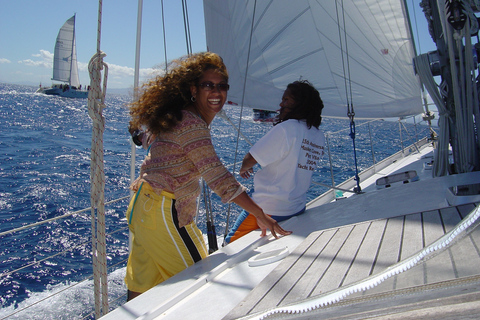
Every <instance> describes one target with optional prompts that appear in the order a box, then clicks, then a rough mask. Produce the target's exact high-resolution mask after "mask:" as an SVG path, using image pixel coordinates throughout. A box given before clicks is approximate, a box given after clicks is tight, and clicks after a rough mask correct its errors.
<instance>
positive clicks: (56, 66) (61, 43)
mask: <svg viewBox="0 0 480 320" xmlns="http://www.w3.org/2000/svg"><path fill="white" fill-rule="evenodd" d="M76 51H77V50H76V47H75V16H73V17H71V18H70V19H68V20H67V21H66V22H65V23H64V24H63V26H62V27H61V28H60V31H59V32H58V36H57V41H56V42H55V52H54V57H53V78H52V80H57V81H63V82H67V83H68V84H70V85H71V86H74V87H78V86H79V85H80V80H79V78H78V68H77V52H76Z"/></svg>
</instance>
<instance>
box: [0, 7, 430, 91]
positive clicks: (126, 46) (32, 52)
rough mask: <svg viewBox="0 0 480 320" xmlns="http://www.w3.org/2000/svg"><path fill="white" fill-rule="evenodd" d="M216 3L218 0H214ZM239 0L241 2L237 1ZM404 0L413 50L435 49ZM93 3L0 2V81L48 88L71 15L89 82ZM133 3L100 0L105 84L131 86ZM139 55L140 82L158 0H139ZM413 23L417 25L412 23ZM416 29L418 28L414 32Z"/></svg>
mask: <svg viewBox="0 0 480 320" xmlns="http://www.w3.org/2000/svg"><path fill="white" fill-rule="evenodd" d="M219 1H221V0H219ZM237 1H243V0H237ZM163 2H164V6H165V8H164V11H165V26H166V27H165V33H166V43H167V58H168V60H171V59H174V58H178V57H180V56H183V55H185V54H186V53H187V46H186V41H185V32H184V23H183V14H182V1H181V0H163ZM419 2H420V0H407V3H408V5H409V7H410V8H412V7H413V8H414V9H415V10H414V11H412V10H411V9H410V11H411V12H410V15H411V20H412V25H413V26H412V28H413V32H414V36H415V37H417V32H418V35H419V38H418V39H417V40H416V45H417V52H418V53H422V52H428V51H432V50H436V47H435V45H434V43H433V42H432V40H431V38H430V35H429V34H428V30H427V23H426V20H425V17H424V15H423V12H422V11H421V8H420V7H419V5H418V3H419ZM98 7H99V4H98V1H96V0H75V1H74V0H61V1H59V0H43V1H40V0H0V8H1V10H0V83H15V84H26V85H35V86H38V85H39V84H42V85H45V86H49V85H51V84H52V81H51V78H52V65H53V51H54V46H55V40H56V37H57V34H58V30H59V29H60V27H61V26H62V25H63V24H64V23H65V21H66V20H68V19H69V18H70V17H72V16H73V15H74V14H76V31H75V32H76V43H77V60H78V68H79V74H80V82H81V83H82V84H89V83H90V79H89V76H88V62H89V61H90V59H91V57H92V56H93V55H94V54H95V53H96V50H97V21H98ZM187 8H188V14H189V15H188V17H189V23H190V36H191V39H192V51H193V52H199V51H205V50H206V43H205V27H204V18H203V1H202V0H188V1H187ZM137 12H138V2H137V1H135V0H105V1H103V6H102V24H101V38H100V50H102V51H103V52H105V53H106V55H107V56H106V57H105V58H104V62H106V63H107V64H108V66H109V71H108V81H107V85H108V87H109V88H127V89H128V88H132V87H133V84H134V80H133V76H134V66H135V48H136V29H137ZM142 21H143V22H142V36H141V53H140V82H142V80H146V79H149V78H151V77H152V76H153V73H152V72H154V68H155V67H157V68H158V67H159V66H160V65H161V64H162V63H164V61H165V54H164V51H165V49H164V46H163V42H164V41H163V27H162V9H161V0H144V1H143V17H142ZM417 23H418V29H417V28H416V24H417ZM417 30H418V31H417Z"/></svg>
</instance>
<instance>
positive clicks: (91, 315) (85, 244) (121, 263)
mask: <svg viewBox="0 0 480 320" xmlns="http://www.w3.org/2000/svg"><path fill="white" fill-rule="evenodd" d="M129 198H130V196H124V197H121V198H118V199H114V200H111V201H108V202H105V206H108V205H112V204H114V203H116V202H120V201H123V200H127V199H129ZM90 210H91V208H85V209H81V210H77V211H72V212H69V213H66V214H63V215H60V216H57V217H54V218H50V219H46V220H42V221H39V222H36V223H31V224H28V225H24V226H22V227H18V228H14V229H10V230H7V231H4V232H1V233H0V237H3V236H11V235H13V234H15V233H17V232H19V231H23V230H27V229H34V228H36V227H38V226H40V225H43V224H47V223H52V222H54V221H56V220H60V219H66V218H69V217H72V216H75V215H80V214H82V213H85V212H88V211H90ZM119 232H125V233H128V226H124V227H121V228H118V229H116V230H114V231H112V232H109V233H107V234H106V235H107V236H112V235H114V234H116V233H119ZM91 244H92V242H91V240H90V239H89V240H87V241H84V242H82V243H79V244H77V245H74V246H72V247H69V248H67V249H65V250H63V251H60V252H56V253H54V254H52V255H49V256H46V257H44V258H42V259H40V260H37V259H35V260H34V261H33V262H27V263H26V264H25V265H23V266H21V267H19V268H16V269H14V270H10V271H6V272H2V273H1V274H0V279H5V278H7V277H9V276H11V275H13V274H15V273H18V272H20V271H22V270H24V269H27V268H34V267H36V266H39V265H41V264H42V263H44V262H46V261H48V260H50V259H53V258H56V257H58V256H61V255H64V254H66V253H68V252H73V251H74V250H77V249H79V248H82V247H88V246H90V245H91ZM126 261H127V259H123V260H121V261H118V262H116V263H115V264H113V265H110V266H108V269H109V270H110V272H112V271H115V270H117V269H118V268H119V267H124V266H125V264H126ZM93 277H94V275H93V273H92V274H90V275H88V276H87V277H86V278H84V279H83V280H80V281H78V282H72V283H70V284H69V285H68V286H66V287H65V288H63V289H61V290H59V291H56V292H53V293H52V294H49V295H47V296H45V297H43V298H41V299H39V300H37V301H35V302H33V303H31V304H29V305H27V306H24V307H21V308H18V309H15V310H14V311H13V312H12V313H10V314H8V315H7V316H5V317H3V318H1V319H0V320H3V319H8V318H10V317H13V316H15V315H17V314H19V313H21V312H24V311H28V309H29V308H32V307H34V306H36V305H38V304H40V303H42V302H45V301H47V300H49V299H52V298H54V297H57V296H59V295H61V294H63V293H64V292H65V291H67V290H71V289H73V288H75V287H78V286H80V285H82V284H85V283H86V282H88V281H93ZM125 297H126V293H125V294H123V295H120V296H118V297H115V298H114V299H111V300H110V301H109V302H110V303H112V304H113V305H115V303H118V300H120V299H123V300H122V303H123V301H125ZM122 303H118V304H119V305H120V304H122ZM91 308H92V311H91V312H90V313H88V314H86V315H85V316H83V319H87V318H94V315H95V306H93V305H92V306H91Z"/></svg>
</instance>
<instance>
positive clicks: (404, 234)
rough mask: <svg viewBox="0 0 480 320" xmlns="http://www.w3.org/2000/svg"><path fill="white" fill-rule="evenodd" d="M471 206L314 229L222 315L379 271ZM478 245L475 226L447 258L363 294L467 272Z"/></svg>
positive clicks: (269, 305)
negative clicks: (237, 302) (252, 288)
mask: <svg viewBox="0 0 480 320" xmlns="http://www.w3.org/2000/svg"><path fill="white" fill-rule="evenodd" d="M474 208H475V204H467V205H460V206H456V207H447V208H443V209H439V210H432V211H426V212H420V213H412V214H409V215H405V216H400V217H393V218H388V219H379V220H373V221H367V222H362V223H358V224H353V225H348V226H342V227H338V228H332V229H327V230H321V231H316V232H313V233H312V234H310V235H309V236H308V237H307V238H306V239H305V240H304V242H303V243H302V244H300V245H299V246H298V247H297V248H296V249H295V250H294V251H293V252H292V253H291V254H290V255H289V256H288V257H287V258H285V259H284V260H283V261H282V262H281V263H280V264H279V265H278V266H277V268H275V269H274V270H273V271H272V272H271V273H270V274H269V275H268V276H267V277H266V278H265V279H264V280H263V281H262V282H261V283H260V284H259V285H258V286H257V287H256V288H255V289H254V290H252V291H251V293H250V294H249V295H248V296H247V297H246V298H245V299H244V300H243V301H242V302H241V303H240V304H239V305H238V306H237V307H236V308H234V309H233V310H232V311H231V312H230V313H229V314H228V315H227V316H226V317H225V318H224V319H235V318H238V317H242V316H245V315H248V314H251V313H256V312H260V311H264V310H267V309H270V308H273V307H277V306H281V305H286V304H289V303H292V302H294V301H298V300H302V299H306V298H309V297H312V296H316V295H319V294H322V293H325V292H328V291H331V290H334V289H337V288H339V287H340V286H343V285H348V284H351V283H354V282H356V281H359V280H361V279H364V278H366V277H368V276H370V275H373V274H377V273H379V272H382V271H384V270H385V269H386V268H388V267H389V266H391V265H393V264H395V263H397V262H399V261H401V260H402V259H404V258H406V257H408V256H411V255H413V254H415V253H416V252H418V251H419V250H421V249H422V248H424V247H426V246H428V245H430V244H431V243H433V242H434V241H435V240H437V239H438V238H439V237H441V236H443V235H444V234H445V233H447V232H448V231H450V230H451V229H452V228H453V227H455V225H456V224H457V223H458V222H460V221H461V219H462V218H464V217H465V216H466V215H467V214H468V213H469V212H471V211H472V210H473V209H474ZM462 241H463V240H462ZM479 248H480V230H478V231H477V230H476V231H475V232H474V233H473V234H472V235H470V236H469V239H467V240H466V241H465V244H462V246H461V247H460V248H458V249H456V250H450V249H449V250H448V252H447V253H445V254H448V255H449V256H450V261H447V260H441V262H440V265H439V263H438V261H436V262H435V264H433V263H431V264H429V263H428V262H427V263H424V264H423V266H421V267H419V268H417V269H415V270H413V269H412V270H411V271H410V270H409V276H401V275H399V276H394V277H392V278H391V279H388V281H386V282H385V283H384V284H382V286H378V287H375V288H373V289H371V290H368V294H379V293H381V292H387V291H390V290H402V289H405V288H409V287H415V286H424V285H429V284H431V283H435V282H439V281H448V280H450V279H457V278H460V277H468V276H471V275H472V268H471V267H470V266H475V267H476V266H478V264H476V263H477V262H478V263H480V249H479ZM465 257H468V258H465ZM477 269H478V268H477ZM437 270H440V271H441V272H436V271H437ZM427 271H429V272H428V273H427ZM479 271H480V270H479ZM477 273H478V271H477ZM427 275H428V277H427ZM360 295H361V293H360Z"/></svg>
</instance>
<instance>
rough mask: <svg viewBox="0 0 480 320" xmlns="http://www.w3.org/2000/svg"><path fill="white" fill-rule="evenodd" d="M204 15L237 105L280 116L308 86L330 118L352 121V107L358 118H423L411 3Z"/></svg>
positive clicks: (276, 4) (262, 1) (242, 9)
mask: <svg viewBox="0 0 480 320" xmlns="http://www.w3.org/2000/svg"><path fill="white" fill-rule="evenodd" d="M342 3H343V8H342V7H341V6H342ZM204 11H205V29H206V38H207V49H208V50H209V51H212V52H216V53H218V54H220V55H221V56H222V57H223V59H224V61H225V63H226V65H227V68H228V71H229V75H230V79H229V82H230V85H231V89H230V91H229V93H228V100H230V101H232V102H233V103H238V104H242V103H243V105H244V106H249V107H251V108H257V109H265V110H277V109H278V104H279V103H280V100H281V96H282V94H283V91H284V90H285V88H286V85H287V84H288V83H290V82H293V81H295V80H299V79H302V80H308V81H310V82H311V83H312V84H313V85H314V86H315V87H316V88H317V89H318V90H319V92H320V95H321V97H322V100H323V101H324V104H325V109H324V112H323V114H324V115H326V116H332V117H346V116H347V105H348V104H350V105H353V107H354V111H355V115H356V117H357V118H385V117H401V116H407V115H413V114H419V113H421V112H422V104H421V99H420V84H419V80H418V77H417V76H416V75H415V74H414V68H413V62H412V59H413V57H414V53H415V51H414V45H413V37H412V34H411V30H410V26H409V21H408V13H407V9H406V5H405V3H404V1H403V0H375V1H373V0H361V1H360V0H344V1H334V0H331V1H313V0H311V1H309V0H296V1H291V0H275V1H272V0H256V1H255V0H245V1H235V0H225V1H216V0H204ZM252 28H253V30H252ZM347 54H348V55H347ZM247 62H248V63H247ZM247 64H248V66H247ZM247 67H248V68H247ZM246 72H247V79H246V81H245V74H246Z"/></svg>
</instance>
